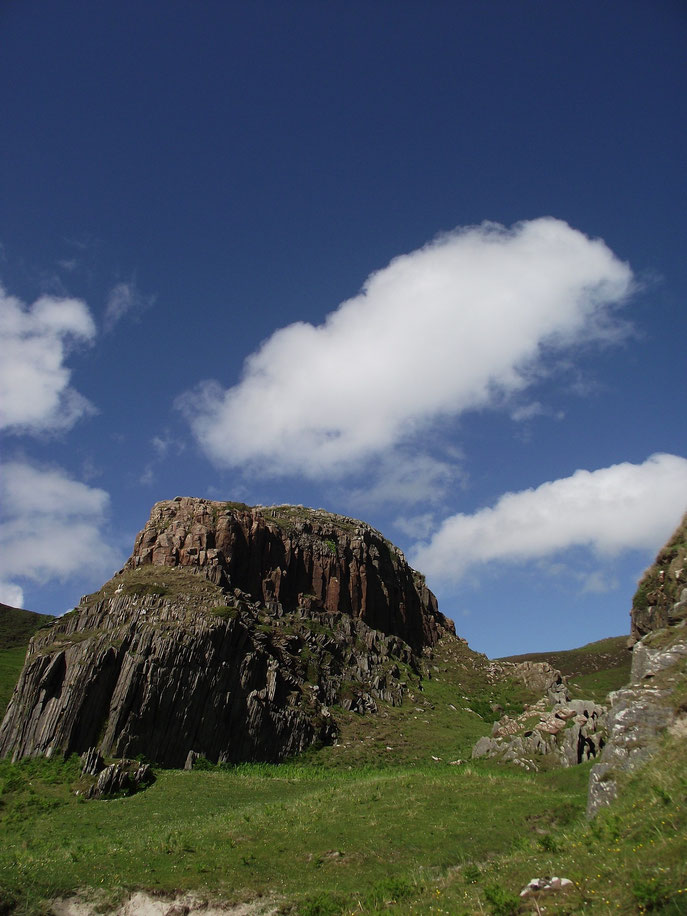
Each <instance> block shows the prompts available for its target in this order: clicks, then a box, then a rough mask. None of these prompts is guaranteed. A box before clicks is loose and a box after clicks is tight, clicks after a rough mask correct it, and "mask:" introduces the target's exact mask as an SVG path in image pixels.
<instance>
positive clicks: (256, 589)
mask: <svg viewBox="0 0 687 916" xmlns="http://www.w3.org/2000/svg"><path fill="white" fill-rule="evenodd" d="M146 564H152V565H154V566H182V567H186V568H194V569H200V570H202V571H203V572H204V573H205V575H207V577H208V578H209V579H210V580H211V581H212V582H215V583H216V584H217V585H219V586H221V587H222V588H225V589H227V588H240V589H241V590H242V591H244V592H246V593H247V594H248V595H250V596H251V597H252V599H253V600H254V601H258V602H259V603H261V604H270V603H272V602H278V603H279V604H281V606H282V607H283V608H284V609H285V610H287V611H290V610H294V609H295V608H297V607H301V606H303V605H304V604H305V605H307V606H309V607H312V608H319V609H322V610H324V611H327V612H329V613H333V612H342V613H345V614H350V615H351V616H352V617H356V618H361V619H362V620H364V622H365V623H366V624H367V625H368V626H369V627H372V628H373V629H375V630H381V631H382V632H383V633H387V634H394V635H396V636H400V637H401V638H402V639H404V640H405V641H406V642H407V643H408V644H409V645H411V646H412V647H413V648H414V649H416V650H417V649H420V648H422V647H423V646H425V645H433V644H434V643H435V642H436V641H437V639H438V637H439V635H440V627H443V628H445V629H448V630H450V631H453V624H452V623H451V622H450V621H448V620H447V619H446V618H445V617H444V616H443V615H442V614H440V613H439V611H438V608H437V601H436V598H435V597H434V595H433V594H432V592H431V591H430V590H429V589H428V588H427V586H426V585H425V582H424V578H423V577H422V576H421V575H420V574H419V573H417V572H415V571H414V570H413V569H411V568H410V566H408V564H407V563H406V560H405V557H404V556H403V554H402V552H401V551H400V550H399V549H398V548H397V547H394V546H393V544H391V543H389V541H387V540H385V538H383V537H382V535H381V534H380V533H379V532H378V531H375V529H374V528H371V527H370V526H369V525H366V524H365V523H364V522H361V521H358V520H356V519H352V518H346V517H344V516H341V515H334V514H332V513H331V512H325V511H324V510H322V509H305V508H303V507H302V506H273V507H270V508H265V507H262V506H260V507H257V508H250V507H249V506H244V505H243V504H241V503H221V502H210V501H209V500H205V499H190V498H186V497H184V498H182V497H177V498H176V499H173V500H167V501H165V502H160V503H157V504H156V505H155V506H153V510H152V512H151V514H150V519H149V520H148V523H147V524H146V526H145V528H144V529H143V531H141V533H140V534H139V535H138V537H137V538H136V543H135V545H134V552H133V555H132V557H131V559H130V560H129V561H128V563H127V566H128V567H129V568H136V567H139V566H144V565H146Z"/></svg>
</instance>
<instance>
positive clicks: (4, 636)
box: [0, 604, 55, 650]
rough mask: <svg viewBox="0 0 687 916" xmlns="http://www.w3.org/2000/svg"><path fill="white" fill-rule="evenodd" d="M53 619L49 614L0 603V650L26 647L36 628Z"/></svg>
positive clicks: (38, 628)
mask: <svg viewBox="0 0 687 916" xmlns="http://www.w3.org/2000/svg"><path fill="white" fill-rule="evenodd" d="M54 619H55V618H54V617H52V616H51V615H50V614H37V613H36V612H35V611H23V610H21V609H20V608H16V607H10V606H9V605H7V604H0V650H1V649H14V648H16V647H17V646H24V647H26V645H27V644H28V641H29V640H30V639H31V637H32V636H33V634H34V633H35V632H36V630H40V628H41V627H44V626H45V625H46V624H47V623H50V621H51V620H54Z"/></svg>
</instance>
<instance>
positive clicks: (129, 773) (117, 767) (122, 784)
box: [86, 760, 155, 798]
mask: <svg viewBox="0 0 687 916" xmlns="http://www.w3.org/2000/svg"><path fill="white" fill-rule="evenodd" d="M153 782H155V774H154V773H153V771H152V769H151V768H150V765H149V764H147V763H141V764H139V763H136V762H135V761H131V760H120V761H119V762H118V763H113V764H111V765H110V766H109V767H105V769H104V770H103V771H102V772H101V774H100V775H99V776H98V779H97V782H96V783H95V785H93V786H91V788H90V789H89V791H88V793H87V795H86V797H87V798H108V797H112V796H115V795H123V794H126V795H133V793H134V792H138V791H140V790H141V789H144V788H146V787H147V786H149V785H151V783H153Z"/></svg>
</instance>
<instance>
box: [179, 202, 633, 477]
mask: <svg viewBox="0 0 687 916" xmlns="http://www.w3.org/2000/svg"><path fill="white" fill-rule="evenodd" d="M631 286H632V273H631V270H630V268H629V267H628V266H627V265H626V264H624V263H622V262H621V261H619V260H618V259H617V258H616V257H615V256H614V254H613V253H612V252H611V251H610V250H609V248H608V247H607V246H606V245H605V244H604V243H603V242H602V241H600V240H592V239H589V238H587V237H586V236H585V235H583V234H582V233H581V232H579V231H577V230H575V229H572V228H571V227H570V226H568V225H567V224H566V223H564V222H562V221H560V220H556V219H553V218H543V219H537V220H532V221H529V222H523V223H519V224H517V225H516V226H514V227H513V228H512V229H506V228H504V227H503V226H499V225H495V224H493V223H486V224H483V225H481V226H477V227H471V228H468V229H462V230H457V231H455V232H452V233H449V234H447V235H443V236H441V237H440V238H438V239H436V240H435V241H433V242H431V243H430V244H428V245H426V246H425V247H423V248H421V249H419V250H417V251H413V252H412V253H410V254H407V255H403V256H401V257H398V258H396V259H395V260H393V261H392V262H391V263H390V264H389V265H388V266H387V267H385V268H384V269H382V270H380V271H378V272H377V273H374V274H372V275H371V276H370V277H369V278H368V279H367V281H366V283H365V285H364V287H363V289H362V291H361V292H360V293H359V294H358V295H357V296H355V297H354V298H352V299H350V300H348V301H346V302H344V303H342V304H341V305H340V306H339V307H338V308H337V309H336V310H335V311H333V312H331V313H330V314H329V315H328V317H327V319H326V320H325V322H324V323H323V324H321V325H318V326H313V325H311V324H307V323H303V322H298V323H295V324H291V325H289V326H288V327H285V328H282V329H280V330H278V331H276V332H275V333H274V334H273V335H272V336H271V337H270V338H269V339H268V340H267V341H266V342H265V343H264V344H263V345H262V346H261V347H260V349H259V350H257V351H256V352H255V353H254V354H252V355H251V356H250V357H249V358H248V360H247V361H246V364H245V367H244V373H243V378H242V380H241V381H240V382H239V383H238V384H237V385H235V386H234V387H232V388H229V389H228V390H227V389H225V388H223V387H222V386H221V385H220V384H219V383H218V382H206V383H203V384H202V385H200V386H199V387H198V388H197V389H196V390H195V391H192V392H189V393H187V394H186V395H184V396H182V398H181V399H180V401H179V406H180V407H181V408H182V410H184V411H185V412H186V415H187V417H188V420H189V422H190V423H191V426H192V429H193V431H194V433H195V436H196V437H197V439H198V441H199V443H200V445H201V446H202V448H203V449H204V450H205V452H206V453H207V454H208V456H209V457H210V458H211V459H212V460H213V461H214V462H216V463H217V464H218V465H224V466H244V467H245V466H249V467H252V468H254V469H256V470H260V471H262V472H263V473H264V472H265V471H267V472H278V473H294V472H295V473H305V474H309V475H313V476H317V475H322V474H333V473H336V472H342V473H343V472H346V471H348V470H350V469H352V468H353V467H354V466H356V465H357V464H359V462H360V461H361V460H364V459H369V458H370V457H371V456H374V455H378V454H380V453H385V452H388V451H390V450H392V449H393V448H395V447H397V446H398V445H399V444H403V443H404V442H409V441H411V440H412V439H413V437H414V436H416V435H417V434H418V433H420V432H423V431H425V430H426V429H427V427H428V426H429V425H430V424H431V423H432V422H436V421H438V420H440V419H442V418H445V417H451V416H456V415H458V414H460V413H461V412H462V411H465V410H468V409H471V408H479V407H484V406H488V405H494V404H499V403H503V402H504V400H507V398H508V396H510V395H513V394H514V393H516V392H519V391H522V390H524V389H525V388H526V387H527V385H528V384H529V382H530V381H531V380H532V378H533V377H535V376H536V373H537V370H538V369H539V368H540V367H541V362H542V361H543V360H545V359H546V358H547V357H548V356H550V355H551V354H552V353H558V354H560V353H561V352H562V351H564V350H569V348H571V347H574V346H575V345H577V344H580V343H582V342H585V343H586V342H590V341H598V340H600V339H604V340H608V339H609V338H613V337H614V335H616V334H617V333H618V324H617V323H616V320H615V318H614V311H613V307H614V306H616V305H617V304H618V303H620V302H622V300H623V299H624V298H625V297H626V296H627V295H628V293H629V292H630V290H631Z"/></svg>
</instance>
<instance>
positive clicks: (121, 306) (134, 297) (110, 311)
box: [104, 280, 155, 331]
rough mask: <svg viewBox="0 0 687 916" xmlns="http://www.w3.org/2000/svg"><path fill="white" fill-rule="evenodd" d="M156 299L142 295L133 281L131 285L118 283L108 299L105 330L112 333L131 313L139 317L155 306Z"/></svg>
mask: <svg viewBox="0 0 687 916" xmlns="http://www.w3.org/2000/svg"><path fill="white" fill-rule="evenodd" d="M154 299H155V297H154V296H143V295H141V293H140V291H139V289H138V287H137V286H136V283H135V282H134V281H133V280H131V281H130V282H129V283H117V284H116V286H113V287H112V289H111V290H110V294H109V296H108V298H107V305H106V306H105V321H104V327H105V330H106V331H111V330H112V328H114V326H115V325H116V324H118V323H119V322H120V321H121V320H122V318H124V316H125V315H128V314H130V313H131V314H133V315H134V316H136V317H138V315H139V314H140V312H142V311H143V310H144V309H147V308H149V307H150V306H151V305H152V304H153V302H154Z"/></svg>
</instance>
